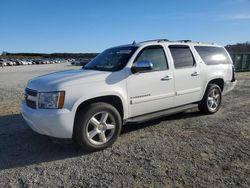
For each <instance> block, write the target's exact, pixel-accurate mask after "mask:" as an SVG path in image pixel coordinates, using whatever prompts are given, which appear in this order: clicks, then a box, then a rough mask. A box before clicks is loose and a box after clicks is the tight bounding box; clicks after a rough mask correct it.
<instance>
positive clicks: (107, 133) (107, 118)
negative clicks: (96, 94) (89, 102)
mask: <svg viewBox="0 0 250 188" xmlns="http://www.w3.org/2000/svg"><path fill="white" fill-rule="evenodd" d="M115 128H116V122H115V118H114V117H113V115H112V114H110V113H109V112H106V111H102V112H98V113H96V114H95V115H93V116H92V117H91V118H90V120H89V122H88V124H87V126H86V132H87V138H88V140H89V141H90V142H91V143H92V144H95V145H102V144H105V143H107V142H108V141H109V140H110V139H111V138H112V136H113V135H114V132H115Z"/></svg>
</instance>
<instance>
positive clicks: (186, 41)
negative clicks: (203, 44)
mask: <svg viewBox="0 0 250 188" xmlns="http://www.w3.org/2000/svg"><path fill="white" fill-rule="evenodd" d="M175 42H184V43H188V42H192V40H177V41H175Z"/></svg>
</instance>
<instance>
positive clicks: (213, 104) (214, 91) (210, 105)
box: [198, 84, 222, 114]
mask: <svg viewBox="0 0 250 188" xmlns="http://www.w3.org/2000/svg"><path fill="white" fill-rule="evenodd" d="M221 101H222V94H221V88H220V87H219V86H218V85H216V84H209V85H208V87H207V90H206V92H205V94H204V96H203V98H202V100H201V102H200V103H199V105H198V108H199V110H200V111H201V112H202V113H204V114H214V113H216V112H217V111H218V110H219V109H220V107H221Z"/></svg>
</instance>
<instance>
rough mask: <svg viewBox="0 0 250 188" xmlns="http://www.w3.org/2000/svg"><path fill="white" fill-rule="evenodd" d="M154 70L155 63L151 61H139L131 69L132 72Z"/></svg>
mask: <svg viewBox="0 0 250 188" xmlns="http://www.w3.org/2000/svg"><path fill="white" fill-rule="evenodd" d="M151 70H153V63H151V62H150V61H138V62H136V63H134V64H133V66H132V68H131V71H132V73H137V72H146V71H151Z"/></svg>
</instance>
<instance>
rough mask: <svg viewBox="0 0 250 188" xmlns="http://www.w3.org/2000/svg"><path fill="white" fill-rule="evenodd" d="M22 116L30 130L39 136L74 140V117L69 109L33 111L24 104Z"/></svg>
mask: <svg viewBox="0 0 250 188" xmlns="http://www.w3.org/2000/svg"><path fill="white" fill-rule="evenodd" d="M22 116H23V118H24V120H25V121H26V122H27V124H28V125H29V126H30V128H31V129H32V130H34V131H35V132H37V133H39V134H42V135H47V136H50V137H56V138H72V135H73V124H74V122H73V121H74V116H73V114H72V112H71V111H69V110H67V109H60V110H51V109H49V110H45V109H32V108H29V107H28V106H27V105H26V103H25V102H22Z"/></svg>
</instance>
